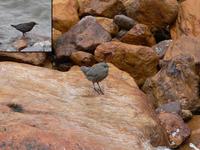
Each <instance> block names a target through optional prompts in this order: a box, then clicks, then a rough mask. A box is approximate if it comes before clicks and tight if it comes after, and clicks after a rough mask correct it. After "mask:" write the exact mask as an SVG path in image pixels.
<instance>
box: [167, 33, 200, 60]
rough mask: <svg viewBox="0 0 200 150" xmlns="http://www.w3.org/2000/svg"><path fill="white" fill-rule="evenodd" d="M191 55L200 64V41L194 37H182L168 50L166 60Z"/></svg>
mask: <svg viewBox="0 0 200 150" xmlns="http://www.w3.org/2000/svg"><path fill="white" fill-rule="evenodd" d="M181 54H183V55H191V56H192V57H193V58H194V62H195V63H200V39H199V38H197V37H194V36H182V37H180V38H179V39H177V40H174V41H173V42H172V44H171V45H170V46H169V48H168V49H167V51H166V53H165V56H164V60H170V59H172V58H173V57H175V56H178V55H181Z"/></svg>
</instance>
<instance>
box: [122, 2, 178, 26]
mask: <svg viewBox="0 0 200 150" xmlns="http://www.w3.org/2000/svg"><path fill="white" fill-rule="evenodd" d="M123 3H124V5H125V8H126V12H127V15H128V16H129V17H131V18H133V19H134V20H136V21H138V22H140V23H142V24H146V25H148V26H149V27H156V28H160V27H164V26H166V25H169V24H172V23H173V22H174V21H175V19H176V17H177V14H178V2H177V0H123Z"/></svg>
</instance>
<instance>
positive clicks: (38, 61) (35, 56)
mask: <svg viewBox="0 0 200 150" xmlns="http://www.w3.org/2000/svg"><path fill="white" fill-rule="evenodd" d="M46 58H47V54H46V53H42V52H40V53H10V52H1V53H0V61H16V62H21V63H29V64H33V65H42V64H43V63H44V62H45V60H46Z"/></svg>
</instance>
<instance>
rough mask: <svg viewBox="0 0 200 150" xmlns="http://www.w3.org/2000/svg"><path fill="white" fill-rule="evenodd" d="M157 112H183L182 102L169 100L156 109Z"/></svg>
mask: <svg viewBox="0 0 200 150" xmlns="http://www.w3.org/2000/svg"><path fill="white" fill-rule="evenodd" d="M156 112H157V113H160V112H167V113H177V114H181V104H180V102H169V103H166V104H162V105H161V106H159V107H158V108H157V109H156Z"/></svg>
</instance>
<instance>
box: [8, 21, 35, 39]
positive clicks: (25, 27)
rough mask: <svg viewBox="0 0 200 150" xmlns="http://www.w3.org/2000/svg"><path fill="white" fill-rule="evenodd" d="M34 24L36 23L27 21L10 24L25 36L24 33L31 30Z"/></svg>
mask: <svg viewBox="0 0 200 150" xmlns="http://www.w3.org/2000/svg"><path fill="white" fill-rule="evenodd" d="M35 25H38V24H37V23H36V22H28V23H21V24H18V25H11V26H12V27H14V28H15V29H17V30H18V31H21V32H22V33H23V36H25V33H26V32H29V31H31V30H32V29H33V27H34V26H35Z"/></svg>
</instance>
